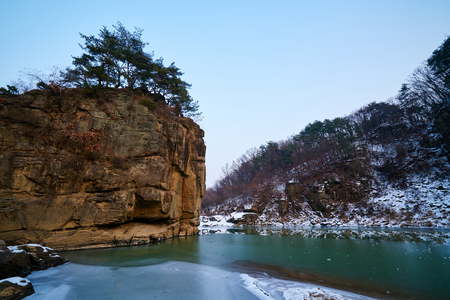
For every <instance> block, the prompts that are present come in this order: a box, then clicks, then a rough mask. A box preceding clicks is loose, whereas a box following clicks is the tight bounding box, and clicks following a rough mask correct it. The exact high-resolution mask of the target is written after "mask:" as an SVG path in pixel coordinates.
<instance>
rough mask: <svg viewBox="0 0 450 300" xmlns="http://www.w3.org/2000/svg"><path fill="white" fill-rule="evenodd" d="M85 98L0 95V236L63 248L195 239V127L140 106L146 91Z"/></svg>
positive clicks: (201, 185)
mask: <svg viewBox="0 0 450 300" xmlns="http://www.w3.org/2000/svg"><path fill="white" fill-rule="evenodd" d="M89 96H90V97H93V98H89V97H87V96H86V92H85V91H83V90H80V89H67V90H65V91H64V92H63V94H62V95H52V94H50V93H49V92H47V91H37V90H33V91H30V92H28V93H26V94H25V95H19V96H1V97H2V98H1V99H0V239H3V240H5V241H6V242H7V243H8V244H25V243H39V244H42V245H45V246H49V247H52V248H54V249H56V250H62V249H64V250H67V249H82V248H99V247H111V246H117V245H133V244H141V243H148V242H150V241H153V240H160V239H164V238H169V237H173V236H184V235H190V234H196V233H197V232H198V229H197V226H198V225H199V212H200V206H201V198H202V197H203V195H204V191H205V150H206V147H205V144H204V142H203V136H204V133H203V131H202V130H201V129H200V127H199V126H198V125H197V124H195V123H194V122H193V121H192V120H191V119H188V118H183V117H176V116H174V115H172V114H170V113H169V114H164V113H159V114H158V113H156V112H157V111H158V105H161V103H159V104H158V102H155V105H153V106H152V105H144V104H142V103H146V104H148V103H147V102H148V101H151V95H147V96H146V97H150V98H149V99H147V100H148V101H147V102H144V101H142V100H139V97H142V96H139V97H137V96H136V95H135V94H134V93H132V92H127V91H123V90H117V89H110V90H103V91H98V92H96V94H95V95H90V94H89ZM163 105H165V104H163ZM155 107H156V108H155ZM150 109H152V110H153V111H151V110H150ZM163 111H164V110H163Z"/></svg>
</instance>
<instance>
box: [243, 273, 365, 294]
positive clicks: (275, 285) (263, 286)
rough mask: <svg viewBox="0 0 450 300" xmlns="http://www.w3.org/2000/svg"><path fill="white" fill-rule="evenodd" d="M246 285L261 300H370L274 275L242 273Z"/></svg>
mask: <svg viewBox="0 0 450 300" xmlns="http://www.w3.org/2000/svg"><path fill="white" fill-rule="evenodd" d="M241 278H242V281H243V284H244V287H245V288H246V289H247V290H249V291H250V292H251V293H252V294H253V295H255V296H256V297H257V298H258V299H260V300H265V299H286V300H296V299H307V300H309V299H311V300H312V299H329V300H347V299H348V300H369V299H373V298H369V297H366V296H362V295H358V294H355V293H351V292H346V291H341V290H336V289H332V288H327V287H322V286H318V285H315V284H310V283H302V282H296V281H289V280H280V279H275V278H272V277H262V278H255V277H251V276H249V275H247V274H241Z"/></svg>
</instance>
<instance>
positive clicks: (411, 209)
mask: <svg viewBox="0 0 450 300" xmlns="http://www.w3.org/2000/svg"><path fill="white" fill-rule="evenodd" d="M249 201H250V202H251V199H249V198H245V199H240V198H239V197H235V198H232V199H228V200H227V201H225V203H224V204H220V205H218V206H217V207H215V208H213V209H211V210H210V211H216V212H218V211H233V210H236V209H238V208H239V207H243V206H244V203H247V202H249ZM279 205H280V202H278V201H273V202H270V203H268V204H267V206H266V207H265V209H264V212H263V213H262V214H259V215H258V216H257V219H256V221H255V222H254V224H256V225H275V226H293V225H294V226H295V225H300V226H314V225H325V226H342V227H359V226H363V227H372V226H376V227H434V228H450V179H448V178H446V176H444V175H443V174H438V173H436V174H432V176H428V177H423V176H419V175H413V176H410V177H409V178H408V186H406V187H404V188H399V187H395V186H393V185H391V184H389V183H385V184H380V186H379V187H378V188H377V189H374V190H373V191H372V192H371V194H370V196H369V197H368V199H367V200H366V201H364V202H361V203H346V204H345V205H342V203H333V202H327V204H326V205H327V211H328V213H327V214H326V215H325V214H324V213H322V212H319V211H313V210H312V209H311V207H310V206H309V205H308V203H307V202H306V201H305V202H304V203H303V204H302V207H301V209H300V210H298V211H291V212H289V213H288V214H286V215H280V213H279V211H280V210H279ZM245 214H246V213H243V212H236V211H235V212H233V213H231V214H227V215H223V216H222V215H217V214H216V215H214V216H209V217H206V216H204V217H202V223H201V226H203V227H205V226H210V227H215V226H217V228H219V227H221V229H220V230H221V231H222V230H223V227H229V226H233V224H232V223H230V222H226V221H227V220H230V219H232V218H234V219H235V220H237V219H242V218H243V216H244V215H245ZM208 218H210V219H208ZM215 220H217V221H215Z"/></svg>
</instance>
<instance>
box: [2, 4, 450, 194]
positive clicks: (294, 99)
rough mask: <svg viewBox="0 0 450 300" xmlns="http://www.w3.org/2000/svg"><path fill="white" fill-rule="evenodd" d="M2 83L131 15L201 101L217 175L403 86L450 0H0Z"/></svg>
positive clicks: (448, 21)
mask: <svg viewBox="0 0 450 300" xmlns="http://www.w3.org/2000/svg"><path fill="white" fill-rule="evenodd" d="M0 8H1V11H2V16H1V17H0V40H1V48H0V66H1V72H0V86H5V85H6V84H9V83H10V81H11V80H14V79H17V78H18V77H19V71H23V70H25V69H40V70H44V71H45V70H46V69H47V68H50V67H52V66H55V65H56V66H60V67H63V68H64V67H66V66H69V65H70V64H71V62H72V59H71V55H75V56H77V55H80V54H81V49H80V48H79V46H78V43H81V42H82V40H81V39H80V37H79V32H81V33H83V34H87V35H90V34H97V33H98V32H99V30H100V28H101V27H102V26H104V25H106V26H108V27H109V28H111V25H113V24H116V22H117V21H121V22H122V23H123V24H124V25H125V27H126V28H127V29H129V30H130V31H131V30H133V28H134V26H137V27H140V28H142V29H144V32H143V40H144V41H146V42H149V43H150V44H149V45H148V46H147V48H146V50H147V51H148V52H151V51H154V53H155V57H161V56H162V57H164V61H165V62H166V63H167V64H169V63H171V62H175V64H176V65H177V66H178V67H179V68H180V69H181V70H182V71H183V72H184V73H185V75H184V76H183V78H184V80H185V81H187V82H189V83H191V84H192V89H191V91H190V92H191V95H192V96H193V97H194V99H196V100H198V101H199V104H200V110H201V111H202V112H203V116H204V119H203V121H202V122H200V125H201V127H202V128H203V129H204V130H205V132H206V136H205V141H206V145H207V162H206V164H207V185H208V186H211V185H212V184H213V183H214V181H215V180H216V179H218V178H219V177H220V173H221V168H222V167H223V166H224V165H225V164H226V163H231V162H232V161H233V160H235V159H236V158H238V157H239V156H241V155H242V154H243V153H244V152H245V151H246V150H248V149H250V148H252V147H258V146H259V145H261V144H264V143H266V142H267V141H279V140H283V139H286V138H287V137H289V136H291V135H293V134H296V133H298V132H299V131H300V130H301V129H303V128H304V127H305V126H306V125H307V124H308V123H310V122H313V121H315V120H324V119H326V118H328V119H332V118H335V117H340V116H345V115H348V114H349V113H351V112H352V111H354V110H356V109H357V108H359V107H361V106H363V105H365V104H367V103H369V102H372V101H384V100H386V99H388V98H389V97H392V96H395V94H396V93H397V91H398V89H399V88H400V85H401V83H402V82H404V81H405V80H406V78H407V77H408V75H409V74H411V72H412V71H413V70H414V69H415V68H416V67H418V66H419V65H420V64H421V63H422V62H423V61H424V60H426V59H427V58H428V57H429V56H430V55H431V53H432V51H433V50H434V49H436V48H437V47H438V46H439V45H440V44H441V43H442V42H443V41H444V39H445V38H446V37H447V36H448V35H450V18H449V15H450V1H448V0H423V1H414V0H358V1H356V0H353V1H350V0H348V1H347V0H343V1H337V0H335V1H321V0H310V1H300V0H298V1H264V0H260V1H244V0H241V1H233V0H231V1H212V0H209V1H182V0H180V1H170V0H169V1H133V0H128V1H112V0H108V1H95V0H91V1H84V0H78V1H70V2H69V1H45V0H42V1H34V0H28V1H26V0H18V1H10V0H8V1H6V0H0Z"/></svg>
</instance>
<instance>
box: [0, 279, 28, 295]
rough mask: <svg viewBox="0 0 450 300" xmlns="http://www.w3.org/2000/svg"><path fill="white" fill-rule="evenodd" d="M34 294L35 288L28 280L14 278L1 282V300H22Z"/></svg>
mask: <svg viewBox="0 0 450 300" xmlns="http://www.w3.org/2000/svg"><path fill="white" fill-rule="evenodd" d="M33 293H34V289H33V286H32V285H31V282H30V281H29V280H28V279H25V278H21V277H12V278H8V279H4V280H0V299H2V300H20V299H23V298H25V297H27V296H30V295H32V294H33Z"/></svg>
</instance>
